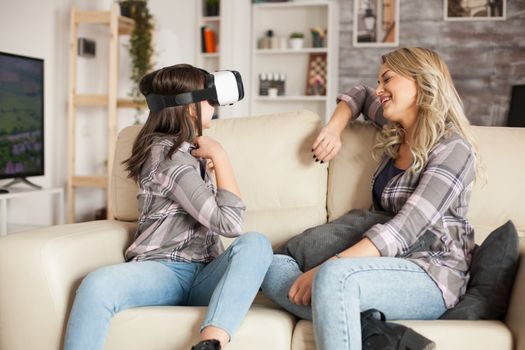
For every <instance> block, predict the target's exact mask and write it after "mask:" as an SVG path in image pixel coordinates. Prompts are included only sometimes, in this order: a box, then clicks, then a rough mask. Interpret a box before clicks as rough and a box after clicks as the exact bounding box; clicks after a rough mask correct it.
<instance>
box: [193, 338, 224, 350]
mask: <svg viewBox="0 0 525 350" xmlns="http://www.w3.org/2000/svg"><path fill="white" fill-rule="evenodd" d="M191 350H221V342H220V341H218V340H215V339H208V340H201V341H200V342H198V343H197V344H195V345H193V346H192V347H191Z"/></svg>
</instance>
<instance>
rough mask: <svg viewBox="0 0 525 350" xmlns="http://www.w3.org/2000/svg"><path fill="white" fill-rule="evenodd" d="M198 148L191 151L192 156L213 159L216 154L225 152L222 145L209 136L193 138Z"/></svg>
mask: <svg viewBox="0 0 525 350" xmlns="http://www.w3.org/2000/svg"><path fill="white" fill-rule="evenodd" d="M194 142H195V144H196V145H197V147H198V148H196V149H194V150H193V151H191V154H192V155H193V156H194V157H198V158H206V159H211V160H213V159H214V158H216V157H217V156H218V155H222V154H224V153H225V151H224V148H222V145H221V144H220V143H219V142H217V141H216V140H214V139H212V138H211V137H209V136H198V137H196V138H195V140H194Z"/></svg>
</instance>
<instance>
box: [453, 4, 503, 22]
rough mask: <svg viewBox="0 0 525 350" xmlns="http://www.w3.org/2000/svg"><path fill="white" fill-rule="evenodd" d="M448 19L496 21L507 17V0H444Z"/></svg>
mask: <svg viewBox="0 0 525 350" xmlns="http://www.w3.org/2000/svg"><path fill="white" fill-rule="evenodd" d="M443 13H444V15H445V20H446V21H487V20H488V21H494V20H496V21H497V20H505V19H506V17H507V0H444V2H443Z"/></svg>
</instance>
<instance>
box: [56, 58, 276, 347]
mask: <svg viewBox="0 0 525 350" xmlns="http://www.w3.org/2000/svg"><path fill="white" fill-rule="evenodd" d="M205 74H206V73H205V72H203V71H201V70H200V69H197V68H195V67H192V66H190V65H185V64H180V65H175V66H171V67H166V68H162V69H159V70H157V71H155V72H152V73H150V74H147V75H146V76H144V77H143V78H142V80H141V82H140V87H139V88H140V91H141V92H142V94H144V96H147V95H148V94H151V93H154V94H157V95H166V96H174V95H177V94H181V93H185V92H191V91H196V90H202V89H203V88H204V84H205ZM213 112H214V108H213V106H211V105H210V103H209V102H208V101H201V102H198V103H193V104H189V105H183V106H176V107H168V108H164V109H162V110H160V111H158V112H150V114H149V116H148V119H147V121H146V123H145V124H144V126H143V128H142V129H141V131H140V132H139V134H138V136H137V139H136V140H135V143H134V145H133V149H132V155H131V157H130V158H129V159H127V160H126V161H125V162H124V164H125V166H126V169H127V170H128V171H129V177H131V178H133V179H134V180H135V181H136V182H137V183H138V185H139V194H138V201H139V212H140V216H139V222H138V229H137V232H136V234H135V240H134V242H133V243H132V244H131V245H130V247H129V248H128V249H127V250H126V253H125V257H126V261H127V262H126V263H122V264H118V265H114V266H108V267H103V268H100V269H98V270H96V271H94V272H91V273H90V274H89V275H88V276H87V277H86V278H84V280H83V281H82V283H81V285H80V287H79V288H78V290H77V294H76V298H75V301H74V304H73V308H72V310H71V315H70V318H69V322H68V326H67V332H66V339H65V349H66V350H75V349H79V350H85V349H95V350H97V349H100V350H102V349H103V347H104V341H105V338H106V336H107V333H108V329H109V323H110V320H111V317H112V316H113V315H114V314H116V313H117V312H119V311H121V310H125V309H127V308H132V307H139V306H152V305H195V306H203V305H208V306H209V307H208V311H207V314H206V317H205V319H204V322H203V323H202V325H201V328H200V330H201V333H200V337H201V339H202V340H201V341H200V342H199V343H198V344H197V345H195V346H194V347H192V349H194V350H207V349H221V348H222V347H224V346H225V345H226V344H227V343H228V342H229V340H230V338H231V336H232V335H233V334H234V332H235V330H236V329H237V327H238V326H239V324H240V322H241V320H242V319H243V317H244V316H245V314H246V313H247V311H248V309H249V307H250V305H251V303H252V301H253V299H254V297H255V295H256V293H257V291H258V290H259V287H260V284H261V282H262V280H263V278H264V275H265V274H266V270H267V269H268V266H269V265H270V262H271V259H272V250H271V245H270V242H269V240H268V239H267V238H266V237H265V236H263V235H261V234H258V233H245V234H243V235H242V236H240V237H239V238H237V239H236V240H235V241H234V242H233V243H232V245H231V246H230V247H229V248H228V249H227V250H226V251H224V249H223V246H222V244H221V240H220V238H219V235H223V236H226V237H236V236H239V235H240V234H241V226H242V222H243V220H242V218H243V213H244V210H245V206H244V204H243V202H242V200H241V198H240V192H239V188H238V186H237V182H236V180H235V176H234V174H233V171H232V167H231V164H230V161H229V159H228V156H227V155H226V152H225V151H224V149H223V148H222V146H221V145H220V144H219V143H218V142H217V141H215V140H213V139H212V138H210V137H206V136H201V130H202V128H209V127H210V125H211V119H212V116H213ZM207 161H209V162H212V163H213V168H214V172H215V179H216V183H217V189H215V186H214V184H213V182H212V178H211V174H210V171H209V170H208V169H207V166H206V162H207Z"/></svg>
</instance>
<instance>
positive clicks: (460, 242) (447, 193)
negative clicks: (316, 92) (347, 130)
mask: <svg viewBox="0 0 525 350" xmlns="http://www.w3.org/2000/svg"><path fill="white" fill-rule="evenodd" d="M338 100H339V101H345V102H346V103H348V105H349V106H350V108H351V110H352V113H353V115H352V119H356V118H357V117H359V115H360V114H361V112H362V113H363V115H364V116H365V118H366V119H368V120H370V121H371V122H372V123H373V124H374V125H376V126H378V127H381V126H382V125H384V124H385V123H387V122H388V121H387V120H386V119H385V118H384V117H383V109H382V106H381V103H380V102H379V99H378V97H377V96H376V95H375V93H374V91H373V90H372V89H370V88H367V87H365V86H357V87H355V88H353V89H352V90H350V91H349V92H348V93H344V94H341V95H339V96H338ZM387 161H388V159H387V158H386V157H385V158H384V159H383V160H382V161H381V162H380V164H379V166H378V168H377V170H376V173H375V174H374V177H373V179H372V186H373V182H374V181H375V178H376V176H377V174H379V172H380V171H381V170H382V169H383V167H384V166H385V165H386V163H387ZM475 173H476V157H475V154H474V152H473V149H472V146H471V145H470V144H469V143H468V142H467V141H466V140H465V139H464V138H463V137H462V136H461V135H460V134H459V133H458V132H457V131H456V130H455V129H454V127H451V128H450V132H449V133H447V135H446V136H444V137H443V138H441V139H440V140H439V141H438V142H437V144H436V145H435V146H434V147H433V148H432V150H431V151H430V154H429V157H428V162H427V164H426V165H425V167H424V169H423V170H422V171H420V172H419V173H415V174H414V173H412V172H410V171H405V172H403V173H401V174H399V175H397V176H395V177H394V178H392V179H391V180H390V182H389V183H388V184H387V186H386V187H385V189H384V191H383V194H382V196H381V205H382V206H383V208H384V209H385V210H388V211H390V212H393V213H395V214H396V215H395V216H394V217H393V218H392V219H391V220H390V221H388V222H386V223H385V224H378V225H375V226H373V227H372V228H371V229H370V230H369V231H367V232H366V233H365V236H366V237H368V238H369V239H370V240H371V241H372V242H373V243H374V245H375V246H376V247H377V249H378V250H379V251H380V253H381V255H382V256H393V257H403V258H406V259H409V260H411V261H413V262H414V263H416V264H418V265H419V266H421V267H422V268H423V269H424V270H425V271H426V272H427V273H428V274H429V275H430V277H431V278H432V279H433V280H434V281H435V282H436V284H437V285H438V287H439V288H440V290H441V291H442V293H443V299H444V300H445V303H446V305H447V307H449V308H451V307H453V306H454V305H455V304H457V302H458V300H459V297H460V296H461V295H463V294H464V293H465V290H466V287H467V282H468V278H469V274H468V269H469V265H470V261H471V257H472V256H471V255H472V250H473V248H474V230H473V228H472V226H471V225H470V223H469V222H468V220H467V217H466V216H467V210H468V206H469V199H470V194H471V191H472V187H473V182H474V178H475ZM427 232H429V233H430V235H431V236H432V237H433V239H432V243H431V245H430V246H427V248H426V249H421V246H422V245H421V241H422V240H421V237H422V236H423V235H424V234H425V233H427ZM425 236H426V237H428V235H425Z"/></svg>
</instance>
